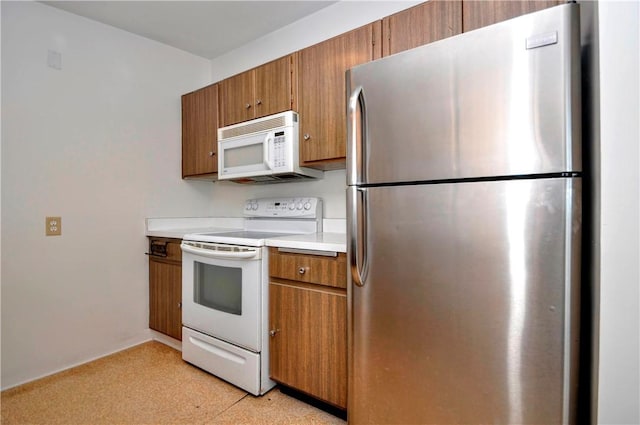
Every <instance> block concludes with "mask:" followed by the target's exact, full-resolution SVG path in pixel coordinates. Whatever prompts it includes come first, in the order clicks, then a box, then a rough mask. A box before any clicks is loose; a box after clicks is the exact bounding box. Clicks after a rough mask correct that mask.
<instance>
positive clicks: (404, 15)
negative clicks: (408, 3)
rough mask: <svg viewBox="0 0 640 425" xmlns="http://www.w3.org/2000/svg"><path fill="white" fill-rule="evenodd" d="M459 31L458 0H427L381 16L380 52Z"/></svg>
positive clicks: (388, 53)
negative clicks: (383, 16)
mask: <svg viewBox="0 0 640 425" xmlns="http://www.w3.org/2000/svg"><path fill="white" fill-rule="evenodd" d="M461 32H462V1H461V0H457V1H449V0H431V1H428V2H426V3H421V4H419V5H417V6H414V7H412V8H409V9H406V10H403V11H401V12H398V13H396V14H393V15H391V16H387V17H386V18H384V19H383V20H382V54H383V56H389V55H393V54H395V53H398V52H402V51H404V50H409V49H413V48H414V47H418V46H422V45H424V44H428V43H432V42H434V41H437V40H441V39H443V38H447V37H451V36H454V35H457V34H460V33H461Z"/></svg>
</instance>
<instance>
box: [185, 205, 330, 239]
mask: <svg viewBox="0 0 640 425" xmlns="http://www.w3.org/2000/svg"><path fill="white" fill-rule="evenodd" d="M244 211H245V213H244V214H245V217H247V218H246V219H245V224H244V228H243V229H229V230H225V231H220V232H206V233H189V234H186V235H184V238H183V239H184V240H190V241H196V242H212V243H222V244H229V245H243V246H254V247H260V246H264V245H265V240H266V239H271V238H276V237H280V236H290V235H296V234H307V233H317V232H322V200H321V199H319V198H310V197H296V198H268V199H249V200H247V201H246V202H245V208H244Z"/></svg>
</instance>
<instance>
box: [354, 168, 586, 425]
mask: <svg viewBox="0 0 640 425" xmlns="http://www.w3.org/2000/svg"><path fill="white" fill-rule="evenodd" d="M349 190H355V188H350V189H349ZM360 192H363V191H362V190H361V191H360ZM364 192H365V193H366V194H365V196H364V201H360V204H361V205H359V206H357V208H356V210H357V211H358V212H362V214H363V215H365V216H366V217H368V220H367V226H365V228H366V233H367V235H366V236H367V237H366V246H365V247H364V248H363V249H364V250H366V255H365V256H366V258H367V265H368V271H367V274H366V278H365V279H364V281H363V282H362V283H363V286H358V285H353V284H352V285H350V287H349V291H350V292H349V296H350V303H351V305H350V308H351V310H350V331H351V334H350V351H349V354H350V361H351V368H350V384H349V385H350V387H349V407H348V414H349V423H350V424H365V423H366V424H382V423H404V424H417V423H420V424H426V423H429V424H462V423H464V424H487V423H494V424H559V423H572V422H573V421H574V420H575V418H574V410H575V406H574V399H575V389H576V388H575V382H576V366H577V365H576V363H577V361H576V359H577V356H576V354H577V351H576V344H577V337H578V327H577V326H578V323H577V317H578V309H577V302H578V293H579V292H578V291H579V282H580V264H579V258H580V237H581V236H580V235H581V205H580V201H579V200H580V199H581V179H580V178H554V179H532V180H503V181H482V182H468V183H455V184H449V183H446V184H431V185H407V186H386V187H369V188H365V189H364ZM356 227H357V228H359V227H361V226H356ZM350 269H351V268H350Z"/></svg>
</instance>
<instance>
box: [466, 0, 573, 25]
mask: <svg viewBox="0 0 640 425" xmlns="http://www.w3.org/2000/svg"><path fill="white" fill-rule="evenodd" d="M563 3H566V1H562V0H529V1H522V0H521V1H518V0H507V1H504V0H500V1H494V0H470V1H464V2H463V4H462V22H463V25H462V30H463V32H467V31H471V30H474V29H476V28H481V27H486V26H487V25H491V24H495V23H497V22H502V21H506V20H507V19H511V18H515V17H516V16H520V15H525V14H527V13H531V12H537V11H538V10H542V9H546V8H548V7H552V6H557V5H559V4H563Z"/></svg>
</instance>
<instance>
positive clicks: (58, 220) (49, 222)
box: [45, 217, 62, 236]
mask: <svg viewBox="0 0 640 425" xmlns="http://www.w3.org/2000/svg"><path fill="white" fill-rule="evenodd" d="M45 234H46V235H47V236H60V235H61V234H62V217H47V218H46V220H45Z"/></svg>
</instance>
